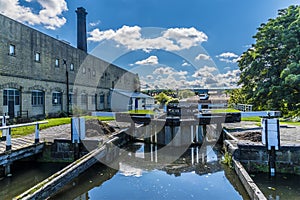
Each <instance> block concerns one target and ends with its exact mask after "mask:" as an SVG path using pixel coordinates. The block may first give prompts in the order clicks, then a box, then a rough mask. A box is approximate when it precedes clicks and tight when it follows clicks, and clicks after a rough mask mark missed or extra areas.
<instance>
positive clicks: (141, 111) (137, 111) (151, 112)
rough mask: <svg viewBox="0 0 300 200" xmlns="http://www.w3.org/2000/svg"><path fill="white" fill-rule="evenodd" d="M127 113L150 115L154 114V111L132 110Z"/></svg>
mask: <svg viewBox="0 0 300 200" xmlns="http://www.w3.org/2000/svg"><path fill="white" fill-rule="evenodd" d="M126 113H130V114H150V115H154V111H152V110H130V111H128V112H126Z"/></svg>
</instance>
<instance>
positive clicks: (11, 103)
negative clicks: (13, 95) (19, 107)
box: [8, 100, 15, 119]
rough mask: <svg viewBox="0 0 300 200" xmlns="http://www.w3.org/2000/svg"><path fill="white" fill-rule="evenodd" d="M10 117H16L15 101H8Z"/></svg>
mask: <svg viewBox="0 0 300 200" xmlns="http://www.w3.org/2000/svg"><path fill="white" fill-rule="evenodd" d="M8 116H9V118H10V119H12V118H14V117H15V101H14V100H9V101H8Z"/></svg>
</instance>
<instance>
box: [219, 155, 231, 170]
mask: <svg viewBox="0 0 300 200" xmlns="http://www.w3.org/2000/svg"><path fill="white" fill-rule="evenodd" d="M221 162H222V163H223V164H225V165H228V166H229V167H230V168H233V166H232V156H231V155H230V154H229V153H228V152H226V153H225V155H224V157H223V159H222V161H221Z"/></svg>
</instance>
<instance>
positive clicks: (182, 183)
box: [52, 143, 249, 200]
mask: <svg viewBox="0 0 300 200" xmlns="http://www.w3.org/2000/svg"><path fill="white" fill-rule="evenodd" d="M160 148H161V147H158V146H156V145H152V144H143V143H133V144H130V145H128V146H127V148H126V149H125V151H124V152H123V154H124V155H122V156H120V157H119V160H118V161H117V164H115V165H114V166H117V169H111V168H109V167H106V166H104V165H103V164H100V163H98V164H96V165H94V166H93V167H92V168H90V169H89V170H88V171H86V172H85V173H84V174H82V175H81V176H80V177H78V178H77V179H75V180H74V181H72V183H70V184H68V185H67V186H65V187H64V188H63V189H62V190H61V191H60V192H59V193H58V194H56V195H55V196H53V197H52V199H222V200H223V199H228V200H229V199H230V200H232V199H249V197H248V196H247V194H246V191H245V190H244V188H243V186H242V184H241V183H240V182H239V179H238V177H237V176H236V174H235V173H234V172H233V171H232V170H231V169H230V168H228V167H226V166H224V165H222V164H221V163H220V160H221V157H222V154H221V153H220V151H219V150H220V149H219V148H213V147H211V146H206V147H205V148H204V147H201V148H200V147H197V146H195V147H190V148H189V149H188V150H187V151H185V153H183V154H182V155H181V156H180V158H178V159H176V160H175V161H174V162H172V163H166V162H163V161H164V159H165V158H167V157H170V156H172V155H176V152H175V151H176V149H177V148H173V149H172V150H169V151H166V152H167V153H166V154H165V155H163V154H160V153H161V152H160V151H159V149H160Z"/></svg>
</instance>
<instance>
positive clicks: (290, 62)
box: [231, 6, 300, 115]
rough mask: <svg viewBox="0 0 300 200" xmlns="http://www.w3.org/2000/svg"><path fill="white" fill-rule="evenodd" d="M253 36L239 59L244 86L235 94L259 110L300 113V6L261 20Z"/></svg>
mask: <svg viewBox="0 0 300 200" xmlns="http://www.w3.org/2000/svg"><path fill="white" fill-rule="evenodd" d="M254 39H255V40H256V43H255V44H253V45H252V47H251V48H250V49H248V50H247V51H246V52H244V53H243V55H242V56H241V59H240V60H239V67H240V70H241V75H240V82H239V84H240V85H241V86H242V88H241V89H240V91H239V92H238V93H234V94H233V96H232V97H236V96H238V98H237V99H238V100H239V101H241V102H239V103H248V104H252V105H253V106H254V109H256V110H280V111H282V112H283V114H285V115H289V114H290V115H299V114H300V104H299V102H300V7H299V6H290V7H289V8H287V9H283V10H279V12H278V17H277V18H276V19H270V20H269V21H268V22H267V23H266V24H261V26H260V27H259V28H258V32H257V34H256V35H255V36H254ZM231 101H234V99H231ZM291 111H292V112H291Z"/></svg>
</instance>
